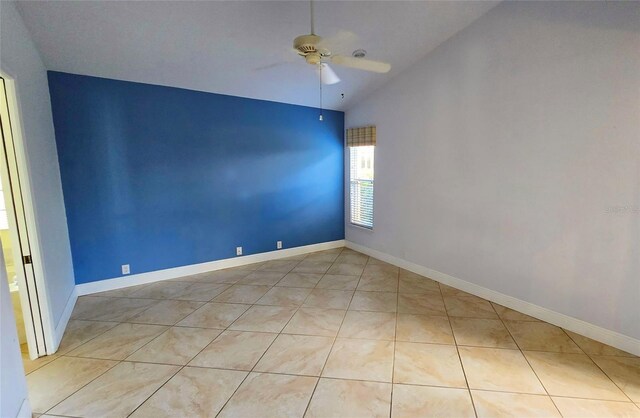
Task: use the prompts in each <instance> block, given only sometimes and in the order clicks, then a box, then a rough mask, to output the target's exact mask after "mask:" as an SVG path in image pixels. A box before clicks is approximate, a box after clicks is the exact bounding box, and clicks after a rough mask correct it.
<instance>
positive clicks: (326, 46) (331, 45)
mask: <svg viewBox="0 0 640 418" xmlns="http://www.w3.org/2000/svg"><path fill="white" fill-rule="evenodd" d="M357 44H358V36H357V35H356V34H355V33H353V32H349V31H346V30H340V31H338V33H336V34H335V35H333V36H330V37H322V38H321V39H320V41H319V42H318V45H317V48H318V50H320V51H331V53H332V54H336V55H340V54H349V53H350V51H353V50H354V49H357V46H358V45H357Z"/></svg>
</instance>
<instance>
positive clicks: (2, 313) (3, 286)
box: [0, 247, 31, 418]
mask: <svg viewBox="0 0 640 418" xmlns="http://www.w3.org/2000/svg"><path fill="white" fill-rule="evenodd" d="M0 335H2V339H0V417H3V418H10V417H11V418H12V417H16V416H18V415H19V413H20V415H22V416H31V411H30V408H29V406H28V405H29V403H28V400H27V379H26V378H25V376H24V369H23V368H22V356H21V354H20V344H19V343H18V333H17V330H16V324H15V322H14V317H13V307H12V305H11V296H10V294H9V283H8V281H7V273H6V270H5V268H4V256H3V255H2V248H1V247H0ZM25 402H26V404H25V405H23V404H24V403H25Z"/></svg>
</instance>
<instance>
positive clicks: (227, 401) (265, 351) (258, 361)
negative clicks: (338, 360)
mask: <svg viewBox="0 0 640 418" xmlns="http://www.w3.org/2000/svg"><path fill="white" fill-rule="evenodd" d="M341 252H342V250H341V251H340V253H341ZM305 258H306V257H305ZM303 260H304V258H303V259H302V260H300V261H299V262H298V263H297V264H296V267H297V265H299V264H300V263H301V262H302V261H303ZM294 269H295V267H294V268H293V269H292V270H291V271H290V272H292V271H293V270H294ZM327 270H328V269H327ZM287 274H289V273H287ZM325 274H326V273H325ZM285 277H286V274H285V275H284V276H283V277H282V278H281V279H280V280H282V279H284V278H285ZM280 280H279V281H278V282H276V283H275V284H277V283H279V282H280ZM321 280H322V279H321ZM275 284H274V285H273V286H271V288H273V287H275ZM314 288H315V287H314ZM265 294H266V293H265ZM310 295H311V292H309V294H308V295H307V296H306V297H305V300H304V301H303V302H302V303H301V304H300V305H299V306H298V307H297V309H296V310H295V312H294V313H293V315H291V317H290V318H289V320H288V321H287V323H286V324H284V326H283V327H282V329H281V330H280V332H278V333H277V335H276V337H275V338H274V339H273V341H272V342H271V344H269V346H268V347H267V348H266V349H265V350H264V352H263V353H262V355H261V356H260V358H258V360H257V361H256V362H255V364H254V365H253V366H252V368H251V370H250V371H249V372H248V373H247V375H246V376H245V378H244V379H243V380H242V382H240V384H239V385H238V387H237V388H236V389H235V390H234V391H233V393H232V394H231V396H229V398H228V399H227V400H226V401H225V403H224V404H223V405H222V407H221V408H220V410H219V411H218V413H217V414H216V417H217V416H219V415H220V413H221V412H222V411H223V410H224V408H225V407H226V406H227V404H228V403H229V401H231V399H232V398H233V397H234V396H235V394H236V393H237V392H238V390H239V389H240V387H241V386H242V385H243V384H244V382H245V381H246V380H247V378H248V377H249V375H250V374H251V373H253V372H254V370H255V368H256V366H257V365H258V364H259V363H260V360H262V358H263V357H264V356H265V354H266V353H267V351H269V349H270V348H271V346H273V344H274V343H275V341H276V340H277V339H278V337H279V336H280V335H282V331H283V330H284V329H285V328H286V327H287V325H289V322H291V320H292V319H293V317H294V316H295V315H296V314H297V313H298V311H299V310H300V309H301V308H302V305H304V302H306V300H307V299H308V298H309V296H310ZM258 300H259V299H258ZM252 306H255V304H253V305H252ZM241 316H242V315H241ZM239 318H240V317H238V318H237V319H239ZM237 319H236V321H237ZM234 322H235V321H234ZM231 325H233V323H232V324H230V325H229V326H231ZM227 328H228V327H227ZM285 335H288V334H285ZM205 348H206V347H205ZM203 350H204V349H203ZM194 358H195V357H194ZM327 358H328V355H327ZM192 360H193V359H192ZM256 373H263V372H256ZM319 380H320V378H319V377H318V380H317V381H316V385H317V384H318V381H319ZM314 391H315V388H314ZM311 397H313V392H312V394H311ZM311 397H309V402H311ZM307 406H308V404H307Z"/></svg>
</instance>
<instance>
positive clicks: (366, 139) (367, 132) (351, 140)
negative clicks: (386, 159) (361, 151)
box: [347, 126, 376, 147]
mask: <svg viewBox="0 0 640 418" xmlns="http://www.w3.org/2000/svg"><path fill="white" fill-rule="evenodd" d="M375 144H376V127H375V126H365V127H362V128H349V129H347V146H348V147H364V146H370V145H375Z"/></svg>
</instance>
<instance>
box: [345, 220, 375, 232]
mask: <svg viewBox="0 0 640 418" xmlns="http://www.w3.org/2000/svg"><path fill="white" fill-rule="evenodd" d="M349 226H350V227H352V228H355V229H361V230H363V231H367V232H373V227H372V228H367V227H366V226H362V225H358V224H354V223H351V222H349Z"/></svg>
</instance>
